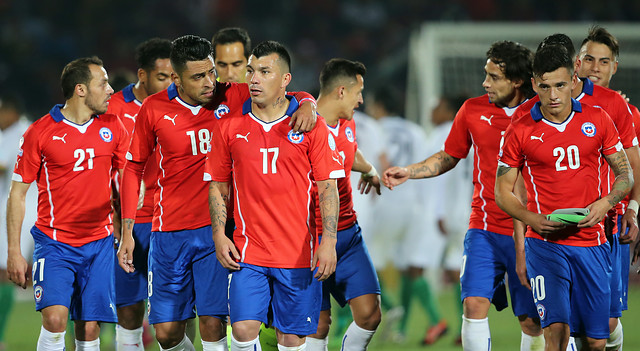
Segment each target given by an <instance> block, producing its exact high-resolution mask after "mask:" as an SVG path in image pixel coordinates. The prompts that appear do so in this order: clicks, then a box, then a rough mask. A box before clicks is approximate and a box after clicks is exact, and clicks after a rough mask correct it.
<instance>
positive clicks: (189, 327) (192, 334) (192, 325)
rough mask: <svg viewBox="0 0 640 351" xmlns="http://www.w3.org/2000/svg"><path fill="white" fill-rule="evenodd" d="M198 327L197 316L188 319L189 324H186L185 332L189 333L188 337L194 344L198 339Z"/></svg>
mask: <svg viewBox="0 0 640 351" xmlns="http://www.w3.org/2000/svg"><path fill="white" fill-rule="evenodd" d="M197 328H198V325H197V324H196V319H195V318H189V319H187V324H186V325H185V326H184V333H185V334H187V338H189V340H191V343H192V344H193V343H194V342H195V340H196V329H197Z"/></svg>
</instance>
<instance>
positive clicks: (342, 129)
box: [314, 119, 358, 235]
mask: <svg viewBox="0 0 640 351" xmlns="http://www.w3.org/2000/svg"><path fill="white" fill-rule="evenodd" d="M328 128H329V132H331V134H332V135H333V138H334V139H335V141H336V146H337V148H336V149H337V150H338V154H339V155H340V157H341V158H342V162H343V165H344V174H345V177H344V178H339V179H338V180H337V183H338V193H339V195H340V214H339V215H338V230H345V229H348V228H351V226H353V224H354V223H355V222H356V219H357V218H356V211H354V209H353V197H352V196H353V195H352V192H351V167H353V161H354V159H355V157H356V150H358V143H356V123H355V121H354V120H350V121H348V120H346V119H340V120H338V124H336V125H335V126H328ZM314 193H315V195H314V204H315V206H314V207H315V227H316V232H317V233H318V235H322V217H321V216H320V206H319V201H318V189H317V188H316V187H314Z"/></svg>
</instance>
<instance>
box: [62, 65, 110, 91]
mask: <svg viewBox="0 0 640 351" xmlns="http://www.w3.org/2000/svg"><path fill="white" fill-rule="evenodd" d="M89 65H97V66H100V67H102V66H103V64H102V60H100V59H99V58H98V57H97V56H91V57H83V58H79V59H76V60H73V61H71V62H69V63H67V65H66V66H64V69H63V70H62V74H61V75H60V87H62V95H63V96H64V98H65V100H69V99H71V97H72V96H73V91H74V90H75V88H76V85H77V84H84V85H87V86H88V85H89V82H91V78H93V77H92V76H91V70H90V69H89Z"/></svg>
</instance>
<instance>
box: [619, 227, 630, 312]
mask: <svg viewBox="0 0 640 351" xmlns="http://www.w3.org/2000/svg"><path fill="white" fill-rule="evenodd" d="M618 228H622V216H618ZM627 231H629V229H628V228H627ZM619 250H620V276H621V278H622V310H623V311H626V310H628V309H629V306H628V304H627V302H628V297H627V294H628V293H629V266H631V256H630V252H629V250H630V249H629V244H620V247H619Z"/></svg>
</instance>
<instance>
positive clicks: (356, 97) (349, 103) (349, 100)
mask: <svg viewBox="0 0 640 351" xmlns="http://www.w3.org/2000/svg"><path fill="white" fill-rule="evenodd" d="M363 89H364V78H362V76H361V75H359V74H358V75H357V76H356V82H355V84H348V85H347V86H345V89H344V95H343V97H342V105H343V109H342V111H341V112H340V116H339V117H340V118H343V119H347V120H351V119H353V114H354V113H355V111H356V109H358V107H360V105H361V104H362V103H363V102H364V100H363V98H362V90H363Z"/></svg>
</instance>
